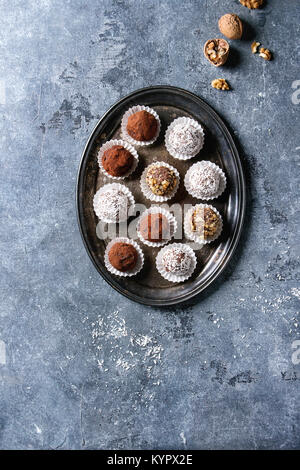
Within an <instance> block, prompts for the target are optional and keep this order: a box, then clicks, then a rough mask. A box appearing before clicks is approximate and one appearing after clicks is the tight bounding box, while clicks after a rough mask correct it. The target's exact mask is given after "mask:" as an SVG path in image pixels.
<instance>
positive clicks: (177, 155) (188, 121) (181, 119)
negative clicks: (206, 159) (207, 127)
mask: <svg viewBox="0 0 300 470" xmlns="http://www.w3.org/2000/svg"><path fill="white" fill-rule="evenodd" d="M177 124H182V125H185V124H190V125H192V126H193V127H196V129H198V130H199V132H200V133H201V135H202V143H201V146H199V148H198V149H197V151H196V152H194V153H193V155H184V154H180V153H178V152H175V151H174V150H173V148H172V147H171V145H170V144H169V135H170V132H171V130H172V129H173V127H175V126H176V125H177ZM165 145H166V149H167V150H168V152H169V154H170V155H172V157H174V158H177V159H178V160H189V159H190V158H193V157H195V156H196V155H198V153H199V152H200V150H201V149H202V148H203V145H204V130H203V127H202V126H201V124H199V122H197V121H195V120H194V119H191V118H187V117H179V118H177V119H174V121H173V122H171V124H170V125H169V127H168V128H167V130H166V134H165Z"/></svg>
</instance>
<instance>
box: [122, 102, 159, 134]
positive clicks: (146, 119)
mask: <svg viewBox="0 0 300 470" xmlns="http://www.w3.org/2000/svg"><path fill="white" fill-rule="evenodd" d="M157 127H158V122H157V120H156V118H155V117H154V116H153V114H151V113H149V112H148V111H144V110H143V111H138V112H136V113H134V114H131V116H129V118H128V121H127V132H128V134H129V135H130V137H132V138H133V139H134V140H137V141H139V142H141V141H148V140H152V139H153V138H154V137H155V135H156V133H157Z"/></svg>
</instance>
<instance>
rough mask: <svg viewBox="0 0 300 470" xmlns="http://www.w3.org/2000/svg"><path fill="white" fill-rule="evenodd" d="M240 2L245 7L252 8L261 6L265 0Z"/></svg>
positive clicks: (243, 0)
mask: <svg viewBox="0 0 300 470" xmlns="http://www.w3.org/2000/svg"><path fill="white" fill-rule="evenodd" d="M240 3H241V4H242V5H244V7H247V8H250V9H251V10H252V9H256V8H260V7H261V6H262V5H263V3H264V0H240Z"/></svg>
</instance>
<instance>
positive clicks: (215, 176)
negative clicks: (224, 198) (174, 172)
mask: <svg viewBox="0 0 300 470" xmlns="http://www.w3.org/2000/svg"><path fill="white" fill-rule="evenodd" d="M187 180H188V181H187V184H188V187H189V188H190V192H191V193H192V195H193V196H195V197H198V198H199V199H202V198H203V199H207V198H212V197H214V196H216V194H217V193H218V191H219V188H220V184H221V176H220V172H219V171H218V167H217V165H212V164H210V163H209V162H206V161H202V162H198V163H195V164H194V165H192V166H191V168H190V170H189V172H188V174H187Z"/></svg>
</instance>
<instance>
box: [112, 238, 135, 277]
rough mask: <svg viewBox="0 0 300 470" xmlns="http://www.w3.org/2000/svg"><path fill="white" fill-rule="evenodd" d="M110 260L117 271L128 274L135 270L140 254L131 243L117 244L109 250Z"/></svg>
mask: <svg viewBox="0 0 300 470" xmlns="http://www.w3.org/2000/svg"><path fill="white" fill-rule="evenodd" d="M108 259H109V262H110V264H111V265H112V266H113V267H114V268H115V269H117V270H118V271H122V272H126V271H130V270H131V269H133V268H135V266H136V263H137V260H138V253H137V250H136V249H135V248H134V246H132V245H131V244H130V243H124V242H117V243H115V244H114V245H113V246H112V247H111V249H110V250H109V253H108Z"/></svg>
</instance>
